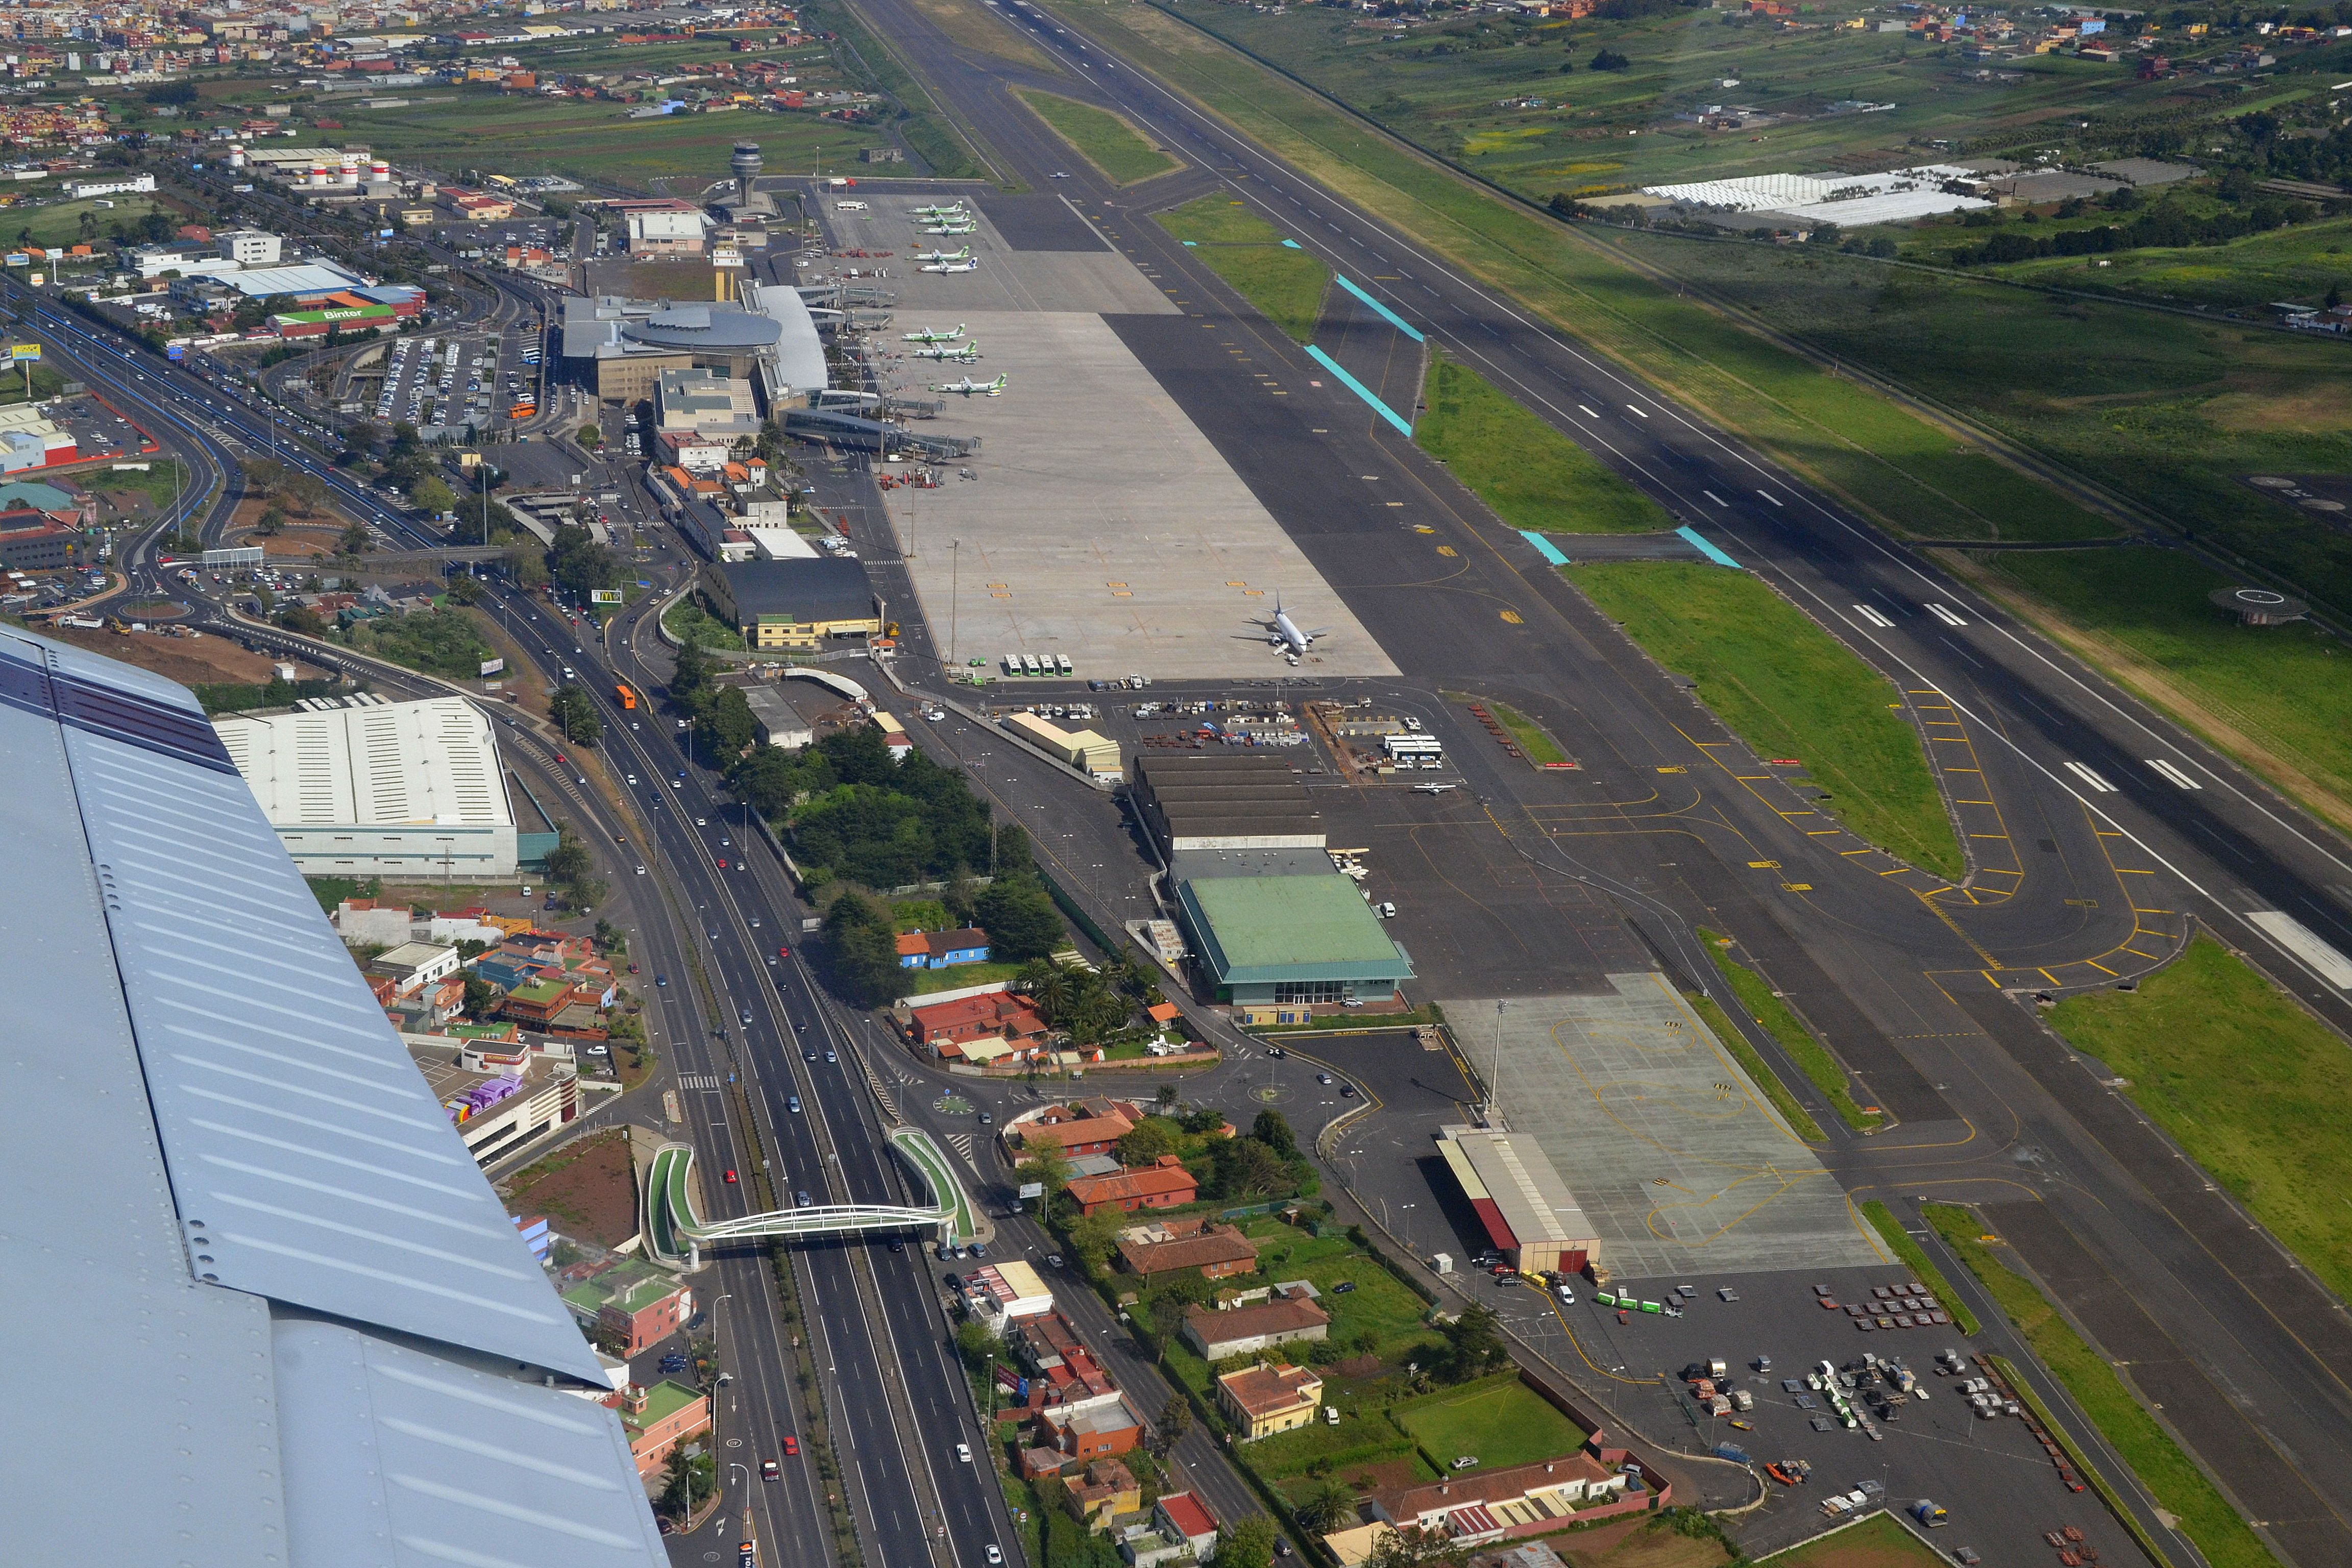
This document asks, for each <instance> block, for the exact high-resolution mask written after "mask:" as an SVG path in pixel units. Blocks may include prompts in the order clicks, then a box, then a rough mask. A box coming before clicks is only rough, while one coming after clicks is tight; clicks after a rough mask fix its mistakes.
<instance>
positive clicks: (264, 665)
mask: <svg viewBox="0 0 2352 1568" xmlns="http://www.w3.org/2000/svg"><path fill="white" fill-rule="evenodd" d="M42 635H43V636H44V637H55V638H57V639H58V641H59V642H66V643H71V644H73V645H74V646H75V647H80V648H88V649H89V651H90V652H92V653H94V654H98V655H100V656H101V657H103V658H113V659H120V660H121V661H122V662H123V663H124V664H131V665H137V666H138V667H139V668H141V669H144V670H148V671H151V672H152V673H154V674H156V675H160V676H162V677H163V679H166V680H176V681H178V682H179V683H180V684H181V685H183V686H205V685H210V684H213V683H215V682H223V681H237V682H240V683H243V684H246V685H249V686H265V685H267V684H268V681H269V678H270V676H271V675H272V674H273V673H275V668H276V664H277V661H276V660H275V659H272V658H268V657H267V656H265V655H262V654H257V653H248V652H247V651H246V650H245V649H244V648H241V647H237V645H236V644H235V643H233V642H231V641H229V640H228V639H227V638H226V637H203V636H180V637H171V636H165V635H163V634H161V633H155V632H104V631H89V630H86V629H85V628H83V627H80V626H48V627H45V628H43V631H42ZM297 668H298V669H299V672H300V675H301V677H302V679H305V680H312V679H319V678H320V674H321V673H322V672H321V671H319V670H316V669H313V668H310V667H309V666H308V665H301V666H298V667H297Z"/></svg>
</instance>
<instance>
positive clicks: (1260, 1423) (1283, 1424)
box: [1217, 1364, 1323, 1443]
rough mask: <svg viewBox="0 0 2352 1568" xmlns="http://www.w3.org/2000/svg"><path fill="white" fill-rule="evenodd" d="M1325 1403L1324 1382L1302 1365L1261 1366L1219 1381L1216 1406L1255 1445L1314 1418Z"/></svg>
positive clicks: (1245, 1440) (1232, 1373) (1226, 1376)
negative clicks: (1261, 1438) (1259, 1440)
mask: <svg viewBox="0 0 2352 1568" xmlns="http://www.w3.org/2000/svg"><path fill="white" fill-rule="evenodd" d="M1322 1403H1323V1380H1322V1379H1321V1378H1319V1377H1318V1376H1316V1375H1315V1374H1314V1373H1311V1372H1309V1371H1307V1369H1306V1368H1305V1367H1303V1366H1291V1365H1288V1364H1284V1365H1281V1366H1265V1365H1258V1366H1253V1367H1244V1369H1243V1370H1241V1371H1240V1372H1229V1373H1225V1374H1224V1375H1223V1377H1220V1378H1219V1379H1217V1407H1218V1408H1219V1409H1221V1410H1223V1412H1224V1413H1225V1414H1226V1415H1228V1416H1230V1417H1231V1418H1232V1420H1233V1423H1234V1426H1238V1427H1240V1428H1241V1429H1242V1432H1243V1437H1242V1441H1244V1442H1245V1443H1255V1442H1256V1441H1257V1440H1258V1439H1259V1438H1260V1437H1271V1436H1274V1435H1275V1434H1276V1432H1288V1431H1291V1430H1293V1429H1294V1428H1296V1427H1300V1426H1306V1425H1307V1423H1308V1422H1309V1421H1312V1420H1314V1419H1315V1412H1316V1409H1317V1407H1318V1406H1319V1405H1321V1404H1322Z"/></svg>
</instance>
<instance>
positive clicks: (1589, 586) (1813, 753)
mask: <svg viewBox="0 0 2352 1568" xmlns="http://www.w3.org/2000/svg"><path fill="white" fill-rule="evenodd" d="M1561 570H1562V572H1563V574H1565V575H1566V576H1567V578H1568V580H1569V581H1570V582H1571V583H1573V584H1576V586H1577V587H1578V588H1579V589H1580V590H1582V591H1583V593H1584V594H1585V595H1586V596H1587V597H1588V598H1590V599H1591V601H1592V602H1593V604H1594V605H1598V606H1599V607H1600V609H1601V613H1602V614H1603V615H1605V616H1608V617H1609V618H1610V619H1611V620H1613V621H1615V622H1617V623H1618V624H1619V625H1621V626H1623V627H1624V628H1625V635H1626V636H1628V637H1632V638H1633V640H1634V642H1636V643H1638V644H1639V645H1641V647H1642V649H1643V652H1645V653H1647V654H1648V655H1649V656H1650V657H1651V658H1654V659H1656V660H1657V661H1658V662H1659V663H1660V664H1662V665H1664V667H1665V668H1667V669H1670V670H1673V671H1674V672H1675V673H1676V674H1679V675H1685V676H1688V677H1689V678H1690V679H1692V680H1693V681H1694V682H1695V683H1696V689H1697V692H1698V697H1699V700H1701V701H1702V702H1705V703H1706V706H1707V710H1709V711H1710V712H1712V713H1714V714H1715V715H1716V717H1717V718H1718V719H1721V720H1722V721H1723V722H1724V725H1725V727H1726V728H1727V729H1729V730H1730V731H1731V732H1732V733H1733V734H1736V735H1738V737H1739V738H1740V739H1741V740H1743V741H1745V742H1748V746H1749V747H1750V748H1752V749H1753V750H1754V751H1755V752H1756V753H1757V754H1758V755H1759V756H1765V757H1801V758H1803V759H1804V763H1805V767H1806V769H1807V770H1808V771H1809V772H1810V773H1811V774H1812V776H1813V779H1814V782H1815V783H1817V784H1820V786H1821V787H1822V790H1823V791H1824V792H1825V794H1824V795H1823V797H1822V805H1824V806H1825V807H1826V808H1827V809H1828V810H1829V811H1831V812H1832V813H1833V814H1835V816H1837V817H1838V819H1839V820H1840V821H1841V822H1843V823H1844V824H1845V826H1847V827H1848V828H1850V829H1852V830H1853V832H1855V833H1857V834H1860V835H1861V836H1862V837H1864V838H1865V839H1867V840H1869V841H1870V842H1871V843H1873V844H1875V845H1878V846H1879V847H1882V848H1884V849H1886V850H1888V851H1890V852H1891V853H1893V854H1895V855H1898V856H1900V857H1902V858H1904V859H1906V860H1907V861H1909V862H1910V863H1911V864H1913V865H1914V866H1922V867H1925V868H1927V869H1929V870H1931V871H1934V872H1936V873H1937V874H1938V875H1941V876H1945V877H1949V878H1953V879H1958V877H1959V875H1960V873H1961V870H1962V868H1963V861H1962V858H1961V856H1960V847H1959V841H1958V839H1957V838H1956V837H1954V836H1953V831H1952V823H1951V817H1950V816H1949V814H1948V812H1946V810H1945V809H1944V800H1943V796H1942V795H1940V794H1938V793H1937V789H1936V781H1935V779H1934V778H1933V776H1931V775H1930V774H1929V773H1928V771H1927V753H1926V752H1924V751H1923V750H1922V749H1921V747H1920V743H1919V734H1918V731H1916V730H1915V729H1913V728H1912V727H1911V725H1910V724H1909V723H1908V722H1907V721H1906V720H1905V719H1904V718H1903V716H1902V715H1901V714H1900V713H1899V712H1897V711H1896V709H1897V707H1898V706H1899V701H1898V699H1897V695H1896V692H1895V685H1894V683H1893V682H1892V681H1890V680H1888V679H1886V678H1885V676H1883V675H1880V674H1879V673H1878V672H1877V671H1876V670H1874V669H1872V668H1870V667H1869V666H1867V665H1865V664H1864V663H1863V662H1862V660H1861V659H1859V658H1855V657H1854V656H1853V654H1852V653H1850V652H1848V651H1847V650H1846V648H1845V647H1844V646H1843V644H1841V643H1839V642H1838V641H1837V640H1836V639H1835V638H1833V637H1831V636H1830V635H1829V634H1828V633H1827V632H1825V631H1823V630H1822V629H1821V627H1819V626H1815V625H1814V624H1813V623H1812V622H1811V621H1810V620H1808V619H1806V618H1805V616H1804V615H1803V614H1802V613H1801V612H1800V611H1799V610H1798V609H1797V608H1796V607H1795V606H1794V605H1790V604H1789V603H1788V602H1787V601H1786V600H1784V599H1782V598H1780V596H1779V595H1776V594H1774V593H1773V592H1772V590H1771V589H1769V587H1767V586H1765V584H1763V583H1761V582H1759V580H1757V579H1756V578H1755V577H1753V576H1751V575H1749V574H1747V573H1745V572H1731V571H1726V570H1725V569H1724V568H1722V567H1720V566H1706V565H1692V564H1689V563H1685V562H1679V561H1638V562H1616V563H1607V564H1601V565H1592V566H1569V567H1563V568H1562V569H1561Z"/></svg>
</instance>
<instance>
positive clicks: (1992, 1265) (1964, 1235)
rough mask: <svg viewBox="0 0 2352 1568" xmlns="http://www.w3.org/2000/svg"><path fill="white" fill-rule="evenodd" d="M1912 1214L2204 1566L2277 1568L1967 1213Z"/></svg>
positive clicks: (1931, 1207) (1946, 1209)
mask: <svg viewBox="0 0 2352 1568" xmlns="http://www.w3.org/2000/svg"><path fill="white" fill-rule="evenodd" d="M1920 1213H1921V1214H1922V1215H1923V1216H1924V1217H1925V1218H1926V1219H1927V1223H1928V1224H1929V1225H1932V1226H1935V1227H1936V1234H1937V1235H1938V1236H1940V1237H1943V1238H1944V1240H1945V1242H1946V1243H1947V1244H1948V1246H1949V1247H1951V1248H1952V1250H1953V1252H1954V1253H1956V1254H1957V1255H1958V1257H1959V1258H1960V1260H1961V1261H1962V1262H1964V1263H1966V1264H1967V1265H1968V1266H1969V1272H1970V1273H1972V1274H1974V1275H1975V1276H1976V1277H1977V1279H1979V1280H1980V1281H1981V1282H1982V1283H1983V1285H1984V1287H1985V1289H1987V1290H1988V1291H1990V1293H1991V1295H1992V1298H1993V1300H1996V1301H1998V1302H2000V1310H2002V1311H2003V1312H2005V1313H2007V1314H2008V1315H2009V1319H2010V1321H2011V1322H2012V1323H2014V1324H2016V1325H2017V1331H2018V1333H2019V1335H2020V1336H2021V1337H2022V1338H2023V1339H2024V1341H2025V1342H2026V1344H2027V1346H2028V1347H2029V1348H2031V1349H2032V1352H2033V1353H2034V1355H2035V1356H2036V1357H2038V1358H2039V1359H2040V1361H2041V1363H2042V1365H2044V1366H2046V1367H2048V1368H2049V1369H2050V1371H2051V1373H2053V1375H2054V1376H2056V1378H2057V1379H2058V1381H2059V1382H2060V1383H2063V1384H2065V1385H2066V1392H2067V1393H2069V1394H2073V1395H2074V1403H2075V1404H2076V1405H2080V1406H2082V1408H2083V1413H2084V1415H2088V1416H2089V1417H2090V1418H2091V1422H2092V1425H2094V1426H2096V1427H2098V1429H2099V1431H2100V1433H2101V1435H2102V1436H2105V1438H2106V1440H2107V1442H2108V1444H2109V1445H2110V1446H2111V1447H2114V1449H2115V1450H2116V1453H2118V1454H2120V1455H2122V1456H2123V1458H2124V1462H2125V1463H2126V1464H2127V1465H2129V1466H2130V1467H2131V1468H2132V1470H2133V1472H2134V1473H2135V1474H2137V1476H2138V1477H2139V1479H2140V1483H2141V1484H2142V1485H2143V1486H2145V1487H2147V1489H2148V1492H2149V1494H2150V1495H2152V1496H2153V1497H2154V1498H2155V1499H2156V1500H2157V1502H2158V1505H2159V1506H2161V1507H2162V1508H2163V1509H2165V1510H2166V1511H2168V1512H2170V1513H2174V1514H2177V1515H2179V1519H2180V1527H2179V1528H2180V1531H2181V1533H2183V1534H2184V1535H2186V1536H2188V1537H2189V1540H2190V1541H2192V1542H2195V1543H2196V1546H2197V1550H2198V1551H2199V1552H2201V1553H2203V1555H2204V1558H2205V1561H2206V1562H2207V1563H2209V1564H2210V1568H2278V1559H2277V1558H2275V1557H2273V1556H2272V1555H2271V1552H2270V1550H2269V1548H2267V1547H2265V1546H2264V1545H2263V1542H2262V1540H2261V1538H2260V1537H2259V1536H2257V1535H2255V1534H2254V1532H2253V1531H2252V1530H2250V1529H2248V1528H2247V1527H2246V1521H2244V1520H2243V1519H2242V1518H2240V1517H2239V1515H2238V1511H2237V1510H2235V1509H2233V1508H2231V1506H2230V1504H2229V1502H2228V1501H2227V1500H2225V1499H2224V1498H2223V1497H2222V1496H2221V1492H2219V1491H2218V1490H2216V1489H2215V1488H2214V1486H2213V1483H2212V1481H2211V1480H2210V1479H2207V1477H2206V1474H2205V1472H2204V1471H2203V1470H2200V1469H2199V1468H2197V1463H2196V1461H2195V1460H2193V1459H2191V1458H2189V1456H2188V1455H2187V1454H2186V1453H2183V1452H2182V1451H2181V1447H2180V1445H2179V1444H2178V1443H2176V1442H2174V1441H2173V1440H2172V1436H2171V1434H2170V1433H2168V1432H2167V1431H2165V1429H2164V1428H2163V1427H2161V1426H2158V1425H2157V1423H2156V1418H2155V1417H2154V1416H2152V1415H2149V1414H2148V1413H2147V1410H2146V1409H2144V1408H2143V1407H2142V1406H2141V1405H2140V1402H2139V1400H2138V1399H2137V1397H2135V1396H2134V1395H2133V1394H2132V1392H2131V1390H2130V1389H2128V1388H2126V1387H2125V1386H2124V1383H2123V1380H2122V1379H2121V1378H2120V1377H2118V1376H2116V1370H2115V1368H2114V1367H2112V1366H2110V1365H2108V1364H2107V1362H2106V1359H2105V1357H2104V1356H2101V1355H2100V1354H2099V1353H2098V1352H2096V1351H2095V1350H2093V1349H2092V1348H2091V1347H2090V1346H2089V1345H2088V1344H2086V1343H2084V1340H2083V1337H2082V1335H2080V1334H2078V1333H2076V1332H2075V1331H2074V1328H2073V1327H2072V1326H2071V1325H2070V1324H2068V1323H2067V1321H2066V1320H2065V1319H2063V1318H2062V1317H2060V1316H2059V1315H2058V1313H2057V1310H2055V1309H2054V1308H2053V1307H2052V1306H2051V1304H2050V1302H2049V1300H2048V1299H2047V1298H2046V1297H2044V1296H2043V1295H2042V1291H2041V1289H2040V1288H2039V1287H2038V1286H2036V1285H2035V1284H2034V1283H2033V1281H2032V1280H2031V1279H2027V1278H2026V1277H2025V1276H2024V1275H2022V1274H2020V1273H2018V1272H2017V1271H2016V1270H2014V1269H2012V1268H2010V1267H2009V1266H2008V1264H2007V1263H2005V1262H2004V1261H2002V1259H2001V1258H2000V1255H1998V1254H1996V1253H1995V1252H1994V1251H1993V1249H1992V1248H1991V1247H1990V1246H1988V1245H1987V1244H1986V1243H1985V1242H1984V1241H1983V1240H1981V1239H1980V1237H1982V1236H1983V1235H1984V1231H1985V1226H1984V1222H1983V1221H1982V1220H1980V1219H1979V1218H1978V1216H1977V1215H1976V1212H1975V1211H1974V1210H1972V1209H1965V1208H1956V1207H1953V1206H1951V1205H1945V1204H1927V1205H1922V1206H1921V1209H1920Z"/></svg>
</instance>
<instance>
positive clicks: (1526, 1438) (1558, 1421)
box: [1389, 1373, 1591, 1469]
mask: <svg viewBox="0 0 2352 1568" xmlns="http://www.w3.org/2000/svg"><path fill="white" fill-rule="evenodd" d="M1389 1417H1390V1419H1391V1420H1392V1421H1394V1422H1395V1423H1396V1424H1397V1425H1398V1426H1402V1428H1404V1430H1405V1431H1406V1432H1408V1433H1410V1434H1412V1437H1413V1438H1414V1440H1415V1441H1417V1442H1418V1443H1420V1445H1421V1447H1422V1449H1423V1452H1424V1453H1426V1454H1427V1455H1428V1457H1429V1458H1430V1460H1431V1462H1432V1463H1433V1464H1436V1465H1438V1466H1439V1467H1441V1468H1444V1467H1448V1466H1450V1465H1451V1463H1452V1462H1453V1460H1454V1458H1456V1457H1457V1456H1459V1455H1464V1454H1471V1455H1475V1456H1476V1457H1477V1459H1478V1462H1479V1465H1480V1467H1481V1468H1486V1469H1496V1468H1502V1467H1505V1466H1509V1465H1531V1464H1534V1463H1536V1462H1537V1461H1538V1460H1540V1459H1556V1458H1560V1457H1562V1456H1564V1455H1568V1454H1573V1453H1575V1452H1576V1451H1577V1450H1578V1449H1579V1448H1580V1447H1583V1446H1584V1440H1585V1438H1586V1437H1587V1436H1591V1434H1590V1433H1588V1432H1586V1431H1585V1430H1584V1429H1583V1428H1581V1427H1580V1426H1577V1425H1576V1424H1575V1423H1574V1422H1572V1421H1570V1419H1569V1418H1568V1417H1567V1416H1565V1415H1561V1414H1560V1413H1559V1411H1558V1410H1557V1409H1555V1408H1554V1407H1553V1406H1552V1405H1551V1404H1550V1403H1549V1401H1547V1400H1545V1399H1544V1398H1543V1396H1542V1395H1540V1394H1537V1393H1536V1392H1535V1391H1534V1390H1533V1389H1531V1388H1529V1387H1528V1385H1527V1384H1524V1383H1521V1382H1520V1381H1519V1379H1518V1374H1517V1373H1505V1374H1504V1375H1502V1376H1500V1377H1492V1378H1486V1379H1484V1380H1482V1381H1480V1382H1478V1383H1475V1384H1467V1385H1465V1386H1464V1387H1461V1388H1449V1389H1444V1390H1443V1391H1441V1392H1439V1393H1436V1394H1423V1396H1422V1397H1421V1398H1419V1399H1412V1400H1407V1401H1405V1402H1404V1403H1402V1404H1401V1405H1391V1407H1390V1409H1389Z"/></svg>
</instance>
